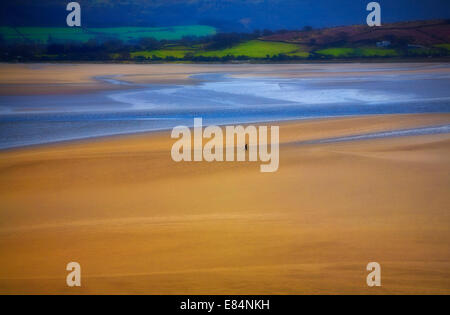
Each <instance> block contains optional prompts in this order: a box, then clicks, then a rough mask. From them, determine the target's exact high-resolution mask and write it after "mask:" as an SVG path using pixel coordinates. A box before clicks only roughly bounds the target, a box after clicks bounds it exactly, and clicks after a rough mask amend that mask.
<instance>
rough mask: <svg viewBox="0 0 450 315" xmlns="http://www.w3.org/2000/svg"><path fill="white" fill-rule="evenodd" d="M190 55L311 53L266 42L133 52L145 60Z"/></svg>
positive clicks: (262, 56) (292, 46)
mask: <svg viewBox="0 0 450 315" xmlns="http://www.w3.org/2000/svg"><path fill="white" fill-rule="evenodd" d="M188 53H191V54H193V55H194V56H203V57H218V58H220V57H225V56H228V55H230V56H231V55H232V56H235V57H239V56H247V57H250V58H266V57H267V55H269V56H270V57H272V56H276V55H279V54H286V55H289V56H298V57H303V58H307V57H308V56H309V53H308V52H306V51H304V49H303V47H302V46H299V45H295V44H287V43H276V42H264V41H259V40H252V41H248V42H244V43H241V44H239V45H236V46H234V47H231V48H226V49H220V50H204V49H202V48H201V47H185V46H174V47H170V46H169V47H165V48H164V49H160V50H154V51H138V52H133V53H132V54H131V56H132V57H144V58H151V57H152V56H156V57H159V58H166V57H175V58H183V57H184V56H185V55H186V54H188Z"/></svg>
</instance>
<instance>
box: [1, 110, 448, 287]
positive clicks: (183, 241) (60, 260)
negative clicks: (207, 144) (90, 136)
mask: <svg viewBox="0 0 450 315" xmlns="http://www.w3.org/2000/svg"><path fill="white" fill-rule="evenodd" d="M449 122H450V115H449V114H430V115H427V114H423V115H392V116H391V115H386V116H372V117H354V118H339V119H322V120H316V121H308V122H291V123H283V124H282V125H281V129H280V137H281V139H280V140H281V146H280V169H279V171H278V172H276V173H272V174H263V173H260V172H259V165H260V163H207V162H200V163H175V162H173V161H172V159H171V157H170V150H171V146H172V144H173V142H174V140H172V139H170V137H169V134H168V133H154V134H145V135H138V136H126V137H115V138H107V139H97V140H92V141H87V142H86V141H80V142H72V143H66V144H58V145H47V146H41V147H36V148H27V149H17V150H10V151H2V152H0V200H1V211H0V253H1V255H0V293H2V294H5V293H6V294H11V293H39V294H45V293H62V294H74V293H81V294H89V293H94V294H104V293H117V294H125V293H137V294H318V293H324V294H334V293H344V294H346V293H356V294H366V293H367V294H388V293H393V294H398V293H406V294H416V293H424V294H430V293H438V294H449V293H450V251H449V248H450V229H449V226H450V216H449V212H448V205H449V204H450V197H449V194H448V188H449V184H450V177H449V174H450V163H449V162H450V160H449V159H450V135H449V134H444V135H427V136H413V137H401V138H385V139H377V140H369V141H353V142H345V143H328V144H315V145H297V144H296V143H298V142H301V141H306V140H312V139H321V138H333V137H341V136H347V135H353V134H361V133H369V132H377V131H383V130H393V129H404V128H413V127H419V126H420V127H422V126H432V125H440V124H448V123H449ZM71 261H76V262H79V263H80V264H81V266H82V287H81V288H68V287H67V286H66V284H65V278H66V275H67V273H66V271H65V267H66V265H67V263H69V262H71ZM372 261H376V262H379V263H380V264H381V267H382V287H381V288H368V287H367V286H366V276H367V272H366V265H367V264H368V263H369V262H372Z"/></svg>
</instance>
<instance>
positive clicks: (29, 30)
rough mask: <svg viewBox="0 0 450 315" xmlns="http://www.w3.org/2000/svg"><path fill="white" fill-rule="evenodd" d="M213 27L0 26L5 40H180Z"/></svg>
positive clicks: (205, 34) (212, 30) (45, 41)
mask: <svg viewBox="0 0 450 315" xmlns="http://www.w3.org/2000/svg"><path fill="white" fill-rule="evenodd" d="M215 33H216V29H215V28H214V27H211V26H204V25H187V26H173V27H116V28H77V27H75V28H72V27H17V28H12V27H0V34H1V35H2V37H3V39H4V40H6V41H7V42H20V41H25V42H30V41H31V42H37V43H42V44H46V43H48V41H49V39H51V40H52V41H54V42H86V41H88V40H90V39H99V40H108V39H120V40H123V41H125V42H129V41H137V40H139V39H141V38H146V37H153V38H155V39H157V40H162V39H165V40H179V39H181V38H183V37H185V36H198V37H202V36H209V35H214V34H215Z"/></svg>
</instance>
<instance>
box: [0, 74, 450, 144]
mask: <svg viewBox="0 0 450 315" xmlns="http://www.w3.org/2000/svg"><path fill="white" fill-rule="evenodd" d="M381 70H385V69H380V71H381ZM194 78H195V79H197V80H198V84H196V85H170V86H169V85H148V86H146V87H142V86H139V87H136V89H134V90H133V89H131V90H127V91H123V90H122V91H116V92H101V93H92V94H85V95H54V96H2V97H0V149H5V148H12V147H20V146H26V145H34V144H43V143H49V142H57V141H65V140H75V139H83V138H91V137H99V136H109V135H116V134H126V133H137V132H144V131H154V130H163V129H170V128H173V127H175V126H178V125H187V126H191V125H192V123H193V118H194V117H202V118H203V122H204V124H205V125H207V124H229V123H234V124H236V123H246V122H267V121H279V120H294V119H311V118H321V117H333V116H354V115H373V114H399V113H437V112H443V113H448V112H450V89H449V87H450V77H449V76H448V75H445V74H420V75H400V74H399V75H382V76H380V75H377V76H374V77H369V76H367V77H360V76H358V77H351V76H345V77H339V78H336V77H333V78H328V77H327V76H326V75H324V76H323V77H321V78H308V79H277V78H270V79H269V78H231V77H230V76H228V75H227V74H224V73H221V74H208V75H196V76H194ZM102 80H103V81H105V80H108V82H110V83H111V84H120V83H121V81H120V78H117V77H111V78H107V79H105V78H102ZM125 83H126V82H125ZM126 84H128V85H129V83H126Z"/></svg>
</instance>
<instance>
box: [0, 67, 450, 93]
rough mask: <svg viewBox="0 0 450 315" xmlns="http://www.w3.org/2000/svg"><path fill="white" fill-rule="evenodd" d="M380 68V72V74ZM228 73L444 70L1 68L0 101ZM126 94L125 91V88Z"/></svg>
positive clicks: (413, 70)
mask: <svg viewBox="0 0 450 315" xmlns="http://www.w3.org/2000/svg"><path fill="white" fill-rule="evenodd" d="M380 68H381V69H382V70H381V71H380ZM218 72H224V73H228V74H230V75H232V76H234V77H242V78H246V77H275V78H277V77H282V78H283V77H284V78H314V77H316V78H320V77H323V76H324V74H325V75H326V76H327V77H329V78H333V77H335V78H339V77H342V76H356V77H358V76H361V77H363V76H367V75H370V76H374V77H375V78H376V77H378V76H385V75H398V74H404V75H418V74H440V73H441V74H446V73H448V66H446V67H444V68H442V64H435V63H399V64H395V63H386V64H382V63H372V64H371V63H367V64H351V63H342V64H272V65H271V64H268V65H261V64H253V65H250V64H249V65H246V64H237V65H220V64H217V65H214V64H213V65H208V64H203V65H202V64H143V65H136V64H39V65H37V64H2V65H1V67H0V95H18V94H20V95H33V94H65V93H74V92H76V93H86V92H92V91H97V90H99V89H102V90H107V89H118V88H123V89H126V88H127V86H121V87H118V86H111V85H108V84H105V83H104V82H101V81H99V80H98V79H96V78H99V77H104V76H113V77H114V78H117V79H120V80H123V81H126V82H130V83H136V84H139V83H141V84H149V83H158V84H164V83H167V84H192V83H193V80H192V79H191V78H190V76H192V75H194V74H204V73H218ZM128 88H129V87H128Z"/></svg>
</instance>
